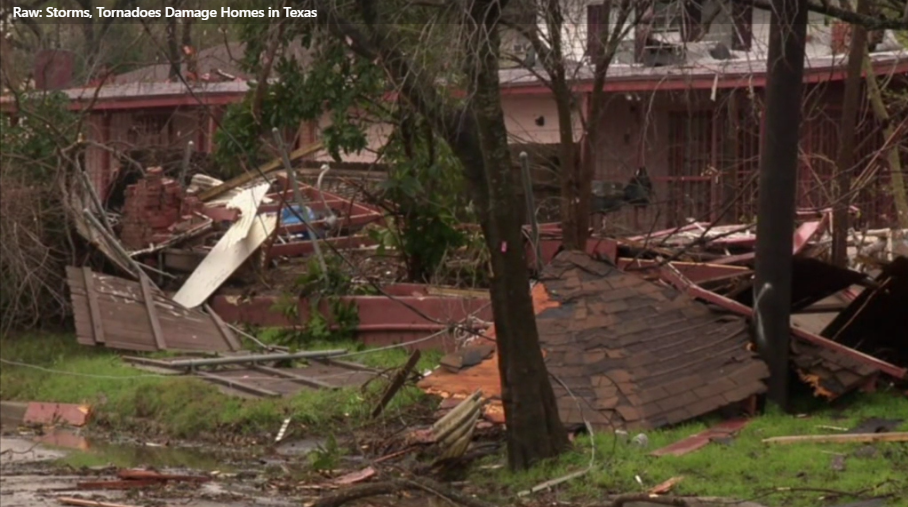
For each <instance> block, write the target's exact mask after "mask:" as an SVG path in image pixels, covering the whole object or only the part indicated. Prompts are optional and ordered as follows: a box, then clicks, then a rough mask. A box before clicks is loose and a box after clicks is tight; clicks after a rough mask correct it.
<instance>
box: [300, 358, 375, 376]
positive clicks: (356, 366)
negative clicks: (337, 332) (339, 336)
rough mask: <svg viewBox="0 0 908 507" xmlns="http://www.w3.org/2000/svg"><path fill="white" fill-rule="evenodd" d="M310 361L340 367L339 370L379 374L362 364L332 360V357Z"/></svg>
mask: <svg viewBox="0 0 908 507" xmlns="http://www.w3.org/2000/svg"><path fill="white" fill-rule="evenodd" d="M312 359H313V360H314V361H318V362H320V363H322V364H328V365H334V366H340V367H341V368H346V369H348V370H359V371H365V372H368V373H376V374H377V373H379V371H378V370H376V369H375V368H370V367H368V366H366V365H364V364H359V363H354V362H352V361H344V360H343V359H334V358H333V357H314V358H312Z"/></svg>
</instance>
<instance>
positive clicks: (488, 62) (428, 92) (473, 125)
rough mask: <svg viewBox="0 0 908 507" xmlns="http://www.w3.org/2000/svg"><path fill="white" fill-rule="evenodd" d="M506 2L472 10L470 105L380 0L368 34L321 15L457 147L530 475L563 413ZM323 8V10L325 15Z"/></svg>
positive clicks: (516, 460) (512, 432)
mask: <svg viewBox="0 0 908 507" xmlns="http://www.w3.org/2000/svg"><path fill="white" fill-rule="evenodd" d="M503 3H504V2H499V0H475V1H474V2H473V3H472V5H471V6H470V7H469V9H470V10H469V12H467V13H465V14H466V16H467V18H468V19H467V22H468V23H470V24H471V25H475V26H466V27H464V30H463V33H465V34H466V35H465V37H466V40H465V41H464V42H465V44H464V45H465V48H464V49H465V55H467V58H466V62H465V65H466V74H467V75H466V78H467V79H466V83H467V90H466V96H467V97H470V100H469V101H468V103H467V104H466V105H464V106H454V105H452V104H451V103H449V102H446V101H445V100H444V99H443V97H442V96H441V95H440V94H439V92H438V91H437V88H436V84H435V83H436V80H435V79H434V76H432V75H429V74H427V73H426V72H425V69H423V68H421V67H419V66H418V65H414V64H413V62H411V61H410V60H409V59H408V58H407V57H406V56H404V55H403V54H402V53H401V51H400V49H399V48H400V45H399V44H398V43H397V41H396V40H395V38H394V37H393V36H392V35H391V34H389V33H388V31H387V26H388V25H387V24H384V23H382V22H381V20H380V19H379V16H378V12H377V8H376V4H375V0H360V2H359V5H360V12H361V13H362V15H363V18H364V20H365V21H366V30H367V31H368V36H367V35H364V34H363V32H361V31H360V29H359V28H357V27H356V26H354V25H352V24H350V23H348V22H346V21H345V20H343V19H341V18H339V17H338V16H337V15H336V14H335V13H334V12H333V11H332V10H331V9H327V8H326V9H324V12H326V16H325V17H324V18H319V19H320V20H322V19H324V20H326V21H325V22H327V23H328V26H329V29H330V30H331V31H332V32H333V33H334V34H335V36H337V37H339V38H340V39H341V40H346V41H348V44H349V45H350V46H351V48H352V49H353V50H354V51H356V52H357V53H358V54H359V55H360V56H362V57H364V58H368V59H370V61H380V62H381V64H382V65H383V66H384V67H385V69H386V70H387V72H388V74H389V75H390V76H391V78H392V80H393V81H395V82H396V84H397V86H398V91H399V93H400V94H401V96H403V97H405V98H406V99H407V100H408V101H409V102H410V103H411V104H412V105H413V107H414V108H415V109H416V110H417V111H419V113H420V114H422V115H423V117H424V118H426V120H427V121H428V122H429V123H430V124H431V125H432V127H433V129H434V130H435V131H436V132H437V133H438V134H439V135H440V136H442V137H443V138H444V139H445V140H446V141H447V142H448V144H449V145H450V146H451V149H452V151H453V152H454V154H455V155H456V156H457V158H458V159H459V160H460V162H461V164H462V166H463V168H464V176H465V178H466V180H467V183H468V189H469V191H470V194H471V197H472V199H473V202H474V204H475V205H476V209H477V210H478V214H479V220H480V225H481V227H482V230H483V233H484V236H485V240H486V245H487V246H488V248H489V250H490V257H491V265H492V276H491V287H490V289H491V296H492V312H493V314H494V321H495V334H496V343H497V345H498V361H499V363H498V366H499V374H500V376H501V387H502V402H503V405H504V412H505V422H506V425H507V443H508V462H509V464H510V466H511V468H512V469H515V470H516V469H525V468H528V467H529V466H530V465H532V464H534V463H536V462H538V461H540V460H542V459H546V458H551V457H554V456H556V455H558V454H559V453H561V452H562V451H564V450H565V449H567V448H568V445H569V442H568V438H567V432H566V431H565V429H564V426H563V425H562V423H561V420H560V418H559V416H558V406H557V404H556V402H555V394H554V391H553V390H552V385H551V382H550V381H549V377H548V372H547V370H546V367H545V361H544V360H543V357H542V350H541V349H540V347H539V333H538V330H537V328H536V319H535V315H534V311H533V301H532V297H531V295H530V287H529V274H528V268H527V261H526V252H525V251H524V248H523V235H522V228H521V225H522V223H523V220H522V207H521V206H520V203H519V201H518V199H517V193H516V189H517V188H519V185H518V184H517V182H516V181H514V173H513V171H512V170H511V157H510V151H509V149H508V139H507V130H506V128H505V122H504V113H503V111H502V108H501V95H500V88H499V86H500V83H499V79H498V64H499V50H500V48H499V45H500V35H499V33H498V28H499V26H498V24H499V22H500V16H501V12H500V9H501V5H502V4H503ZM322 10H323V9H321V8H320V9H319V11H320V13H321V11H322Z"/></svg>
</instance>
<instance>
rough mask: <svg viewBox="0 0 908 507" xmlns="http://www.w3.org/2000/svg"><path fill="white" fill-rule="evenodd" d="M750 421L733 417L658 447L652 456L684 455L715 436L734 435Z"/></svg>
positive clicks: (706, 443) (699, 447) (710, 440)
mask: <svg viewBox="0 0 908 507" xmlns="http://www.w3.org/2000/svg"><path fill="white" fill-rule="evenodd" d="M749 422H750V421H749V420H748V419H732V420H730V421H725V422H723V423H719V424H717V425H715V426H713V427H711V428H709V429H707V430H704V431H701V432H700V433H697V434H695V435H691V436H689V437H687V438H683V439H681V440H679V441H677V442H675V443H673V444H669V445H667V446H665V447H661V448H659V449H656V450H655V451H653V452H651V453H650V456H683V455H685V454H688V453H691V452H694V451H696V450H699V449H702V448H703V447H706V446H707V445H709V443H710V442H712V440H713V439H714V438H727V437H729V436H731V435H734V434H735V433H737V432H738V431H741V429H743V428H744V427H745V426H747V424H748V423H749Z"/></svg>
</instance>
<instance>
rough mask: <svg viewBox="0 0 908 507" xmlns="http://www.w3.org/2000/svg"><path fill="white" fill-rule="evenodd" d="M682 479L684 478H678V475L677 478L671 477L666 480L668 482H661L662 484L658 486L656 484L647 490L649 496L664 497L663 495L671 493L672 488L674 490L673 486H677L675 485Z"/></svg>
mask: <svg viewBox="0 0 908 507" xmlns="http://www.w3.org/2000/svg"><path fill="white" fill-rule="evenodd" d="M683 479H684V476H680V475H679V476H677V477H672V478H671V479H668V480H667V481H665V482H662V483H660V484H657V485H656V486H653V487H652V488H651V489H650V490H649V494H651V495H664V494H666V493H668V492H669V491H671V490H672V488H674V487H675V485H677V484H678V483H679V482H681V481H682V480H683Z"/></svg>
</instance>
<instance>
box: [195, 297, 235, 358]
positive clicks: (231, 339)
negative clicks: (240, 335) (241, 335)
mask: <svg viewBox="0 0 908 507" xmlns="http://www.w3.org/2000/svg"><path fill="white" fill-rule="evenodd" d="M204 308H205V311H206V312H207V313H208V315H209V316H210V317H211V321H212V322H214V325H215V326H217V328H218V331H220V332H221V336H222V337H223V338H224V342H225V343H226V344H227V345H228V346H229V347H230V350H231V351H237V350H240V349H241V348H243V345H242V344H241V343H240V341H239V340H238V339H237V337H236V335H234V334H233V331H231V330H230V328H228V327H227V324H226V323H225V322H224V320H223V319H221V316H220V315H218V314H217V313H215V311H214V310H212V309H211V307H210V306H208V303H205V306H204Z"/></svg>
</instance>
